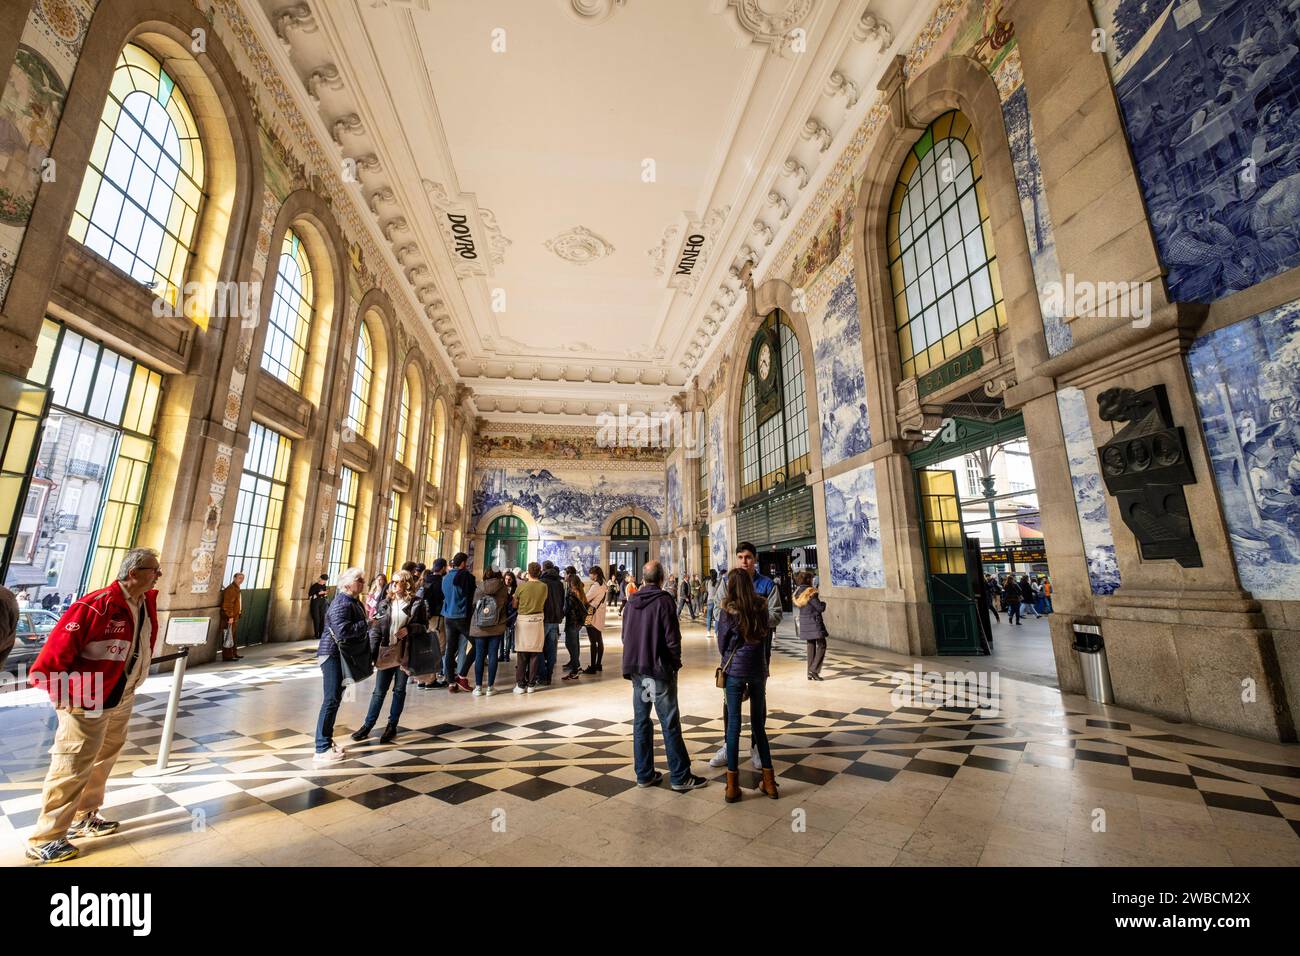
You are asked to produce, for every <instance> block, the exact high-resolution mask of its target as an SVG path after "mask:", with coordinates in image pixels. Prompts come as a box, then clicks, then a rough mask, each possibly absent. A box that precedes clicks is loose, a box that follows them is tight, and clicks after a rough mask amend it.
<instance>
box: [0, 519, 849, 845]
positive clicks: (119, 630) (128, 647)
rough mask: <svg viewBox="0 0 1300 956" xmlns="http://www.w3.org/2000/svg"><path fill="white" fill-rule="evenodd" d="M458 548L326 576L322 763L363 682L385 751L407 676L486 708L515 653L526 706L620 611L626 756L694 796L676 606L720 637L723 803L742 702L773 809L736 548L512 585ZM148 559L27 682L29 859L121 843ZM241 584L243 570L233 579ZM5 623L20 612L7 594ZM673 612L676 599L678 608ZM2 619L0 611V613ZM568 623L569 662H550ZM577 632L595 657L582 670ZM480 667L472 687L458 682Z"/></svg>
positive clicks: (145, 553) (66, 620) (236, 603)
mask: <svg viewBox="0 0 1300 956" xmlns="http://www.w3.org/2000/svg"><path fill="white" fill-rule="evenodd" d="M467 565H468V558H467V556H466V555H465V554H464V553H459V554H456V555H455V556H454V557H453V558H452V559H451V561H450V562H448V561H446V560H444V559H441V558H440V559H438V560H437V561H434V563H433V565H432V566H431V567H428V568H425V567H424V566H423V565H421V564H419V563H415V562H408V563H407V564H405V565H403V567H402V569H401V570H400V571H398V572H397V573H396V574H394V576H393V579H392V580H391V581H389V580H388V579H387V578H386V577H385V576H384V575H382V574H381V575H377V576H376V577H375V578H374V579H373V580H372V581H371V582H370V583H369V584H367V581H366V576H365V573H364V572H363V571H362V570H361V569H360V568H349V569H347V570H346V571H344V572H342V573H341V574H340V575H339V576H338V578H337V580H336V581H335V582H334V584H335V592H334V594H333V595H332V596H331V595H330V591H329V587H328V584H329V582H328V579H327V578H326V577H325V576H324V575H322V576H321V577H320V578H319V579H318V580H317V581H315V582H314V583H313V584H312V585H311V586H310V587H309V589H308V605H309V609H310V614H311V618H312V621H313V624H314V627H315V631H316V642H317V650H316V660H317V664H318V665H319V668H320V674H321V679H322V685H323V696H322V701H321V706H320V709H319V712H318V714H317V720H316V733H315V758H314V763H315V764H316V765H317V766H328V765H331V764H337V763H339V762H341V761H343V760H345V759H347V753H346V751H345V750H344V749H343V747H341V746H340V745H339V744H337V743H336V742H335V740H334V725H335V719H336V717H337V715H338V711H339V707H340V705H341V703H342V701H343V693H344V687H345V686H346V685H347V684H348V683H350V682H359V681H361V680H365V679H368V678H369V677H370V676H371V675H372V674H373V675H374V678H375V679H374V686H373V688H372V690H371V694H370V699H369V704H368V706H367V709H366V714H365V717H364V719H363V720H362V722H361V724H360V726H358V727H357V729H356V730H355V731H354V732H353V733H352V735H351V736H352V739H353V740H354V741H358V742H360V741H364V740H367V739H368V738H369V737H370V736H371V735H372V733H373V731H374V729H375V727H376V726H377V725H378V721H379V718H380V716H381V714H382V713H383V710H384V705H385V703H387V704H388V715H387V720H386V722H385V724H384V727H383V730H382V731H381V733H380V736H379V743H380V744H389V743H392V742H393V741H394V740H395V739H396V738H397V736H398V734H399V732H400V726H399V723H400V720H401V716H402V711H403V707H404V705H405V702H406V692H407V688H408V686H409V683H410V681H411V680H412V679H414V680H415V683H416V686H417V687H421V688H428V689H432V688H445V689H447V690H448V691H449V692H451V693H470V694H473V695H476V696H491V695H493V694H495V693H497V692H498V691H497V686H496V685H497V675H498V665H499V664H502V663H507V662H509V661H510V660H511V659H512V658H513V659H514V682H513V684H514V686H513V692H514V693H515V694H530V693H534V692H535V691H536V690H537V689H539V688H542V687H546V686H548V685H550V684H551V682H552V679H553V678H554V676H556V675H557V674H558V673H559V672H560V671H563V677H562V679H564V680H570V681H576V680H578V679H579V677H580V675H587V676H596V677H599V676H600V675H601V673H602V670H603V666H602V664H603V658H604V635H603V632H604V630H605V628H606V615H607V613H608V609H610V608H612V607H620V608H621V617H622V635H621V636H622V645H623V654H622V664H623V666H622V671H623V677H624V678H625V679H627V680H628V681H629V682H630V684H631V688H632V716H633V762H634V765H635V770H636V785H637V786H638V787H652V786H656V785H658V784H660V783H662V782H663V780H664V776H665V775H664V773H663V772H662V771H660V770H656V769H655V767H654V734H655V730H654V723H653V720H652V715H653V716H656V717H657V718H658V724H659V728H660V732H661V733H662V734H663V736H664V749H665V753H666V756H667V776H668V779H669V785H670V786H671V788H672V789H673V790H676V791H687V790H694V789H697V788H699V787H703V786H705V785H706V784H707V782H708V781H707V780H706V779H705V778H704V777H702V776H700V775H698V774H696V773H694V772H693V770H692V768H691V761H690V757H689V755H688V752H687V749H686V744H685V741H684V739H683V736H682V727H681V716H680V711H679V708H678V675H679V672H680V671H681V669H682V632H681V620H680V617H681V611H682V609H683V608H684V607H685V608H686V609H687V610H689V611H691V612H692V615H693V616H694V614H695V610H696V608H697V607H698V606H700V605H703V606H705V607H706V608H707V615H706V617H707V622H708V624H709V625H710V629H709V633H710V635H711V636H712V637H713V639H714V641H716V647H717V652H718V660H719V666H718V667H717V669H716V673H715V683H716V684H717V686H718V687H719V688H720V689H721V690H722V691H723V698H724V699H723V706H722V716H723V723H724V726H725V735H724V742H723V744H722V746H721V747H720V748H719V749H718V751H717V753H716V754H714V755H713V756H712V757H711V758H710V760H709V764H710V766H713V767H726V789H725V792H724V795H723V796H724V799H725V800H726V802H728V803H733V802H735V801H737V800H739V799H741V795H742V794H741V789H740V785H739V776H738V774H739V762H740V737H741V722H742V711H743V708H744V703H745V702H746V701H748V703H749V718H750V720H749V723H750V736H751V742H750V760H751V763H752V765H753V767H754V769H755V770H757V771H759V772H760V774H761V784H760V787H759V790H760V792H761V793H762V794H763V795H764V796H766V797H769V798H771V799H776V798H777V797H778V795H779V794H778V789H777V783H776V778H775V773H774V770H773V765H772V755H771V749H770V746H769V743H768V737H767V732H766V714H767V681H768V674H769V670H770V663H771V658H772V639H773V635H774V633H775V629H776V626H777V625H778V624H779V623H780V621H781V617H782V603H781V594H780V590H779V588H778V586H777V584H776V583H775V582H774V581H773V580H772V579H771V578H770V577H767V576H765V575H763V574H762V573H760V572H759V570H758V566H757V553H756V550H755V548H754V546H753V545H752V544H749V543H748V542H744V543H742V544H741V545H740V546H739V547H738V548H737V551H736V567H735V568H733V569H732V570H731V571H730V572H728V573H726V574H723V575H718V574H717V573H716V572H711V573H710V574H709V575H707V577H704V578H701V577H699V576H694V577H690V578H688V577H687V576H685V575H683V576H682V577H681V578H677V579H666V575H665V571H664V567H663V565H662V564H661V563H660V562H659V561H649V562H647V563H646V565H645V566H644V568H642V573H641V577H640V579H639V581H638V580H637V579H635V578H634V577H633V576H632V575H631V574H628V573H626V572H625V571H624V570H623V569H621V568H620V569H614V570H613V573H612V574H611V575H610V576H607V575H606V574H605V572H604V570H603V569H602V568H600V567H592V568H589V569H587V573H586V576H585V580H584V578H583V577H582V576H581V575H580V574H579V571H578V569H577V568H574V567H569V568H565V569H564V571H563V573H561V571H560V569H559V568H557V567H556V566H555V564H554V563H552V562H550V561H546V562H542V563H540V564H539V563H537V562H533V563H530V564H529V565H528V567H527V569H526V570H525V571H523V572H522V574H517V573H516V572H514V571H504V572H502V571H499V570H496V569H492V570H489V571H487V572H486V573H484V575H483V578H482V580H478V579H476V577H475V576H474V574H473V573H471V571H470V570H469V568H468V566H467ZM161 575H162V570H161V566H160V563H159V557H158V553H157V552H156V551H154V550H152V549H149V548H136V549H133V550H131V551H129V552H128V553H127V554H126V555H125V557H124V559H123V561H122V564H121V567H120V569H119V571H118V574H117V578H116V579H115V580H114V581H113V582H112V583H111V584H109V585H108V586H107V587H105V588H101V589H99V590H97V591H93V592H91V593H89V594H87V595H85V596H83V597H81V598H79V599H77V600H74V601H73V602H72V603H71V604H70V605H69V606H68V607H67V609H66V610H65V611H64V612H63V614H62V615H61V617H60V619H59V622H58V624H57V625H56V626H55V627H54V630H53V631H52V632H51V633H50V635H49V638H48V639H47V640H46V642H45V644H44V646H43V647H42V650H41V652H40V655H39V657H38V658H37V660H36V661H35V662H34V664H33V665H32V667H31V669H30V672H29V674H30V676H29V682H30V683H31V684H32V686H36V687H40V688H42V689H44V690H45V691H46V692H47V693H48V694H49V696H50V699H51V702H52V703H53V704H54V707H55V711H56V714H57V721H58V727H57V730H56V732H55V740H54V745H53V746H52V747H51V749H50V765H49V769H48V771H47V773H46V778H45V784H44V789H43V792H42V809H41V814H40V816H39V818H38V820H37V823H36V826H35V828H34V830H33V832H32V834H31V836H30V838H29V840H28V850H27V855H28V857H29V858H30V859H32V860H34V861H35V862H37V863H58V862H62V861H64V860H69V859H72V858H73V857H75V856H77V855H78V853H79V850H78V848H77V846H75V845H74V844H73V843H72V842H71V839H79V838H92V837H99V836H104V835H107V834H110V833H114V832H116V831H117V830H118V828H119V823H117V822H115V821H111V820H107V819H105V818H104V817H103V816H102V815H101V814H100V812H99V811H100V808H101V806H102V804H103V800H104V793H105V787H106V784H107V781H108V778H109V775H110V774H111V772H112V770H113V766H114V765H115V763H116V761H117V758H118V755H119V754H120V752H121V750H122V747H123V745H124V744H125V742H126V737H127V728H128V724H129V722H130V719H131V714H132V708H133V705H134V698H135V693H136V690H137V689H138V688H139V686H140V684H141V683H142V681H143V680H144V678H145V677H146V675H147V674H148V671H149V666H150V663H151V661H152V659H153V657H154V654H155V652H156V650H157V647H158V641H159V637H160V631H159V628H158V611H157V597H158V590H157V584H158V581H159V579H160V577H161ZM236 577H238V576H236ZM240 583H241V582H240V581H238V580H232V583H231V585H229V586H228V588H231V589H232V590H229V592H228V593H223V596H222V626H223V630H224V632H225V633H224V634H223V641H224V639H225V638H233V633H234V627H235V625H236V624H237V623H238V619H239V616H240V613H241V611H240V600H239V599H240V594H239V585H240ZM797 583H798V585H799V591H798V594H797V598H796V603H797V606H798V609H799V617H800V630H801V633H802V636H803V637H804V640H805V641H806V642H807V643H808V660H809V665H808V679H809V680H819V679H820V677H819V676H817V675H818V671H820V667H821V660H822V658H823V657H824V655H825V643H826V642H825V636H826V628H825V626H824V624H823V623H822V617H821V612H822V611H824V610H825V603H824V602H823V601H821V600H820V598H818V597H817V587H816V581H815V579H813V578H812V577H811V575H807V574H802V575H799V579H798V581H797ZM4 596H5V597H6V598H7V599H8V600H9V604H8V605H5V606H6V607H8V608H9V610H8V612H7V613H8V615H9V616H10V617H13V616H15V615H16V613H17V607H16V605H17V602H16V601H14V600H13V599H12V595H10V594H9V593H8V592H5V595H4ZM683 602H684V603H683ZM0 610H3V608H0ZM561 629H563V632H564V637H565V648H566V650H567V652H568V660H567V661H566V662H565V663H564V665H563V667H561V666H559V663H558V660H557V657H558V649H559V635H560V632H561ZM584 629H585V630H586V633H587V637H588V645H589V657H588V663H587V665H586V666H585V667H584V666H583V665H582V661H581V632H582V631H583V630H584ZM471 669H472V670H473V675H474V677H473V682H472V683H471V682H470V679H469V673H470V670H471Z"/></svg>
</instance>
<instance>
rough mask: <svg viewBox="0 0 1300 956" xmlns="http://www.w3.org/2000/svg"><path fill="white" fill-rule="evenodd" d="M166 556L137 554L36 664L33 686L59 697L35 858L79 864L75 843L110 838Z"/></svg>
mask: <svg viewBox="0 0 1300 956" xmlns="http://www.w3.org/2000/svg"><path fill="white" fill-rule="evenodd" d="M161 576H162V570H161V568H160V565H159V561H158V552H157V551H154V550H153V549H152V548H132V549H131V550H130V551H128V552H127V553H126V556H125V557H124V558H123V559H122V565H121V567H120V568H119V569H118V572H117V580H115V581H114V582H113V583H112V584H110V585H109V586H108V587H106V588H101V589H100V590H98V591H93V592H91V593H90V594H87V595H86V596H85V597H83V598H81V599H80V600H78V601H76V602H74V603H73V604H72V605H71V606H70V607H69V608H68V610H67V611H65V612H64V613H63V615H62V616H61V617H60V618H59V621H58V623H57V624H56V625H55V626H54V630H52V631H51V632H50V634H49V636H48V637H47V638H46V639H45V644H44V646H43V647H42V648H41V652H40V654H38V655H37V657H36V660H35V661H34V662H33V663H32V666H31V670H30V677H29V678H28V683H29V684H30V685H31V686H33V687H40V688H41V689H43V690H44V691H45V692H46V693H47V694H49V696H50V700H51V701H52V702H53V704H54V709H55V713H56V716H57V719H58V728H57V729H56V730H55V732H54V744H53V746H51V747H50V766H49V769H48V770H47V771H46V774H45V786H44V788H43V790H42V793H41V815H40V817H39V819H37V821H36V828H35V829H34V830H33V831H32V834H31V836H30V837H29V839H28V845H27V858H28V859H30V860H35V861H36V862H37V863H61V862H63V861H64V860H70V859H72V858H73V857H75V856H76V855H77V854H78V852H79V851H78V849H77V848H76V847H75V846H73V845H72V844H71V843H69V842H68V838H69V837H72V838H74V839H75V838H78V837H99V836H107V835H108V834H110V833H113V832H114V831H116V830H117V828H118V824H117V823H116V822H113V821H110V820H105V819H104V818H103V817H101V816H100V815H99V808H100V805H101V804H102V803H103V800H104V788H105V786H106V785H107V783H108V777H109V774H110V773H112V770H113V765H114V764H115V763H117V758H118V754H120V753H121V752H122V745H123V744H125V743H126V734H127V724H128V723H129V722H130V720H131V710H132V708H133V707H134V704H135V691H136V688H137V687H139V686H140V684H141V682H143V681H144V679H145V676H146V675H147V674H148V673H149V662H150V661H151V660H152V659H153V651H154V642H155V641H156V640H157V639H158V635H159V631H158V591H157V584H158V579H159V578H160V577H161Z"/></svg>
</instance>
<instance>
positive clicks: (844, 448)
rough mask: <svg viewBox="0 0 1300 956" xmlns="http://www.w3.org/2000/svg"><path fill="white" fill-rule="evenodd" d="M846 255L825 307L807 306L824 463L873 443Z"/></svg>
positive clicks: (855, 298) (849, 262)
mask: <svg viewBox="0 0 1300 956" xmlns="http://www.w3.org/2000/svg"><path fill="white" fill-rule="evenodd" d="M844 260H845V261H846V268H847V271H848V274H847V275H845V276H844V278H842V279H841V280H840V281H839V283H838V284H836V286H835V287H834V289H833V290H832V292H831V294H830V298H829V299H827V301H826V304H825V308H824V309H813V310H810V312H809V315H808V331H809V334H810V335H811V336H812V341H813V357H814V361H815V363H816V367H817V408H818V413H819V415H820V417H821V422H820V423H819V424H820V430H821V442H822V467H823V468H825V467H829V466H830V465H834V464H838V463H839V462H841V461H844V460H846V459H848V458H852V457H853V456H854V455H857V454H861V453H862V452H864V451H866V450H867V449H868V448H870V447H871V423H870V421H869V419H868V417H867V396H866V371H865V369H864V368H863V365H862V326H861V324H860V323H859V321H858V295H857V289H856V287H855V285H854V282H853V275H852V257H851V256H847V255H846V256H845V257H844Z"/></svg>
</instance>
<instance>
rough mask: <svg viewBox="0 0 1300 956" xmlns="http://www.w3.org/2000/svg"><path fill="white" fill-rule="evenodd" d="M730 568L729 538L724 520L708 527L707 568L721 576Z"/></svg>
mask: <svg viewBox="0 0 1300 956" xmlns="http://www.w3.org/2000/svg"><path fill="white" fill-rule="evenodd" d="M730 566H731V537H730V535H729V534H728V530H727V520H726V519H725V518H724V519H722V520H721V521H715V522H713V524H711V525H709V567H711V568H713V570H715V571H717V572H718V573H719V574H722V573H723V572H725V571H726V570H727V568H729V567H730Z"/></svg>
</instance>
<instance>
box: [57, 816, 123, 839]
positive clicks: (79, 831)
mask: <svg viewBox="0 0 1300 956" xmlns="http://www.w3.org/2000/svg"><path fill="white" fill-rule="evenodd" d="M119 826H121V824H119V823H117V822H116V821H115V820H105V819H104V818H103V817H101V816H100V815H99V814H98V813H92V814H90V815H89V816H88V817H86V818H84V819H82V820H78V821H76V822H75V823H73V824H72V826H70V827H68V836H70V837H101V836H108V835H109V834H110V833H114V832H116V831H117V828H118V827H119Z"/></svg>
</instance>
